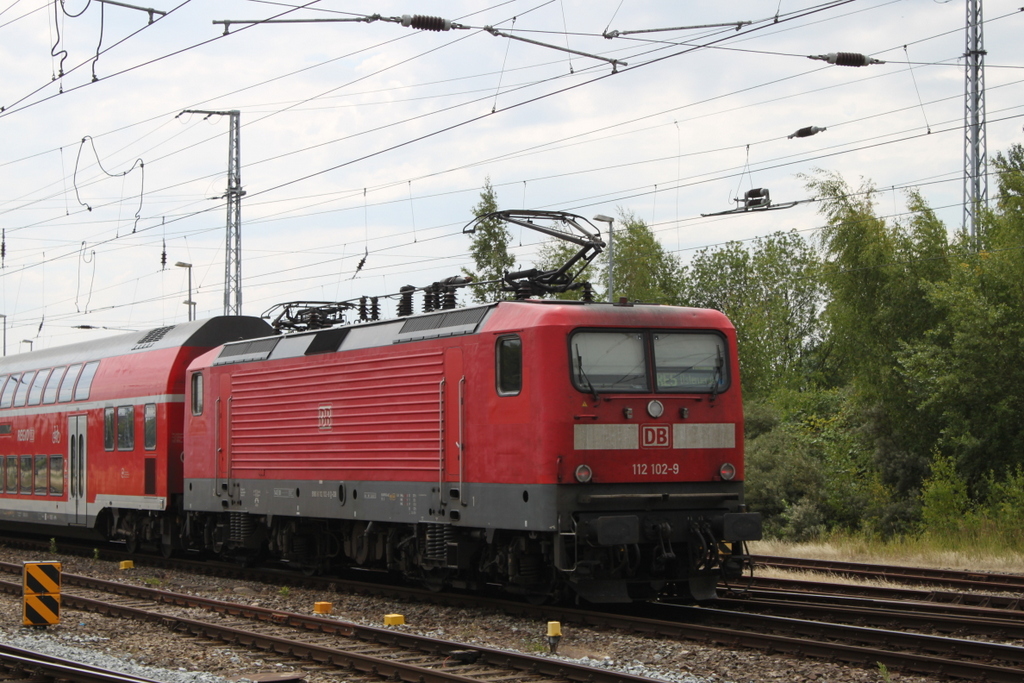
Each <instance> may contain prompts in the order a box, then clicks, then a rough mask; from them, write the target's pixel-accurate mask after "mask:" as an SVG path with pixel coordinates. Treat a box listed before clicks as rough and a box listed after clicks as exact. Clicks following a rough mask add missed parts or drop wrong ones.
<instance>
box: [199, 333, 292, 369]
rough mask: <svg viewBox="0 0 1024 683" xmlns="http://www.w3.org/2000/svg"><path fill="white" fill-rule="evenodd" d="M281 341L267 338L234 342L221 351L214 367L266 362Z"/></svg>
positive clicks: (214, 362)
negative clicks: (258, 361) (259, 361)
mask: <svg viewBox="0 0 1024 683" xmlns="http://www.w3.org/2000/svg"><path fill="white" fill-rule="evenodd" d="M279 341H281V338H280V337H268V338H267V339H253V340H252V341H243V342H235V343H233V344H227V345H225V346H224V348H223V349H221V352H220V355H219V356H217V360H215V361H213V364H214V365H228V364H230V363H248V362H250V361H254V360H266V359H267V357H268V356H270V352H271V351H273V350H274V347H275V346H277V342H279Z"/></svg>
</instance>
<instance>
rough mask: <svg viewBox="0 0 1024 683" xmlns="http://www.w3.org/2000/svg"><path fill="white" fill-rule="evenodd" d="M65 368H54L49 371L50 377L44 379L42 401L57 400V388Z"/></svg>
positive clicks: (53, 401)
mask: <svg viewBox="0 0 1024 683" xmlns="http://www.w3.org/2000/svg"><path fill="white" fill-rule="evenodd" d="M65 370H67V368H66V367H60V368H54V369H53V372H51V373H50V378H49V379H48V380H46V387H45V388H44V389H43V403H56V402H57V389H58V388H59V387H60V381H61V379H62V378H63V377H64V371H65Z"/></svg>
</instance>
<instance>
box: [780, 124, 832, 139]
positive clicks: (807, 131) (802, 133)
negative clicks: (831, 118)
mask: <svg viewBox="0 0 1024 683" xmlns="http://www.w3.org/2000/svg"><path fill="white" fill-rule="evenodd" d="M823 130H827V129H826V128H819V127H818V126H806V127H804V128H801V129H800V130H798V131H797V132H795V133H793V134H792V135H788V136H787V137H788V138H789V139H790V140H792V139H793V138H807V137H810V136H812V135H817V134H818V133H820V132H821V131H823Z"/></svg>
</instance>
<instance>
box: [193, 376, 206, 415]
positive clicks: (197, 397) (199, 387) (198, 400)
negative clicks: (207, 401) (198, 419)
mask: <svg viewBox="0 0 1024 683" xmlns="http://www.w3.org/2000/svg"><path fill="white" fill-rule="evenodd" d="M192 414H193V415H202V414H203V373H201V372H197V373H194V374H193V375H192Z"/></svg>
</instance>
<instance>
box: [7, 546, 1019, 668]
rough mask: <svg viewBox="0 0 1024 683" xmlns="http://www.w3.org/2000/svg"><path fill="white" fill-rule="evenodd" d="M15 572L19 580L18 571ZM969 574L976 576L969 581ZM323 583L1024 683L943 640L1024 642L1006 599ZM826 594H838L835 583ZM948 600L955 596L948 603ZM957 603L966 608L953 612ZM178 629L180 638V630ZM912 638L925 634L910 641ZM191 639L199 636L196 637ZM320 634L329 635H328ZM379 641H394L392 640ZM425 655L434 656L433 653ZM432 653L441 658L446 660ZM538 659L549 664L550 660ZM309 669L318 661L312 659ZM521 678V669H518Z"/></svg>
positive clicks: (991, 655)
mask: <svg viewBox="0 0 1024 683" xmlns="http://www.w3.org/2000/svg"><path fill="white" fill-rule="evenodd" d="M161 563H162V561H161ZM17 570H18V571H20V567H19V568H17ZM225 570H226V568H225V567H223V566H221V567H217V568H216V570H215V573H217V574H218V575H223V572H224V571H225ZM238 571H241V570H238ZM971 574H972V575H977V573H973V572H972V573H971ZM262 575H263V578H264V580H270V581H272V582H273V583H276V584H280V583H281V581H282V574H281V573H280V572H269V573H268V572H262ZM244 576H245V577H246V578H249V579H252V578H254V574H253V573H251V572H248V571H246V572H245V573H244ZM293 578H294V580H295V581H296V582H297V583H299V584H302V585H305V586H311V585H316V584H317V583H319V582H320V581H321V580H318V579H316V578H309V577H298V576H294V577H293ZM75 580H77V579H72V578H70V577H68V575H65V583H66V585H70V584H71V583H73V582H74V581H75ZM322 581H323V582H324V583H323V584H322V585H327V582H328V581H329V582H330V583H331V584H333V587H335V588H339V589H341V590H349V589H351V590H354V591H356V592H361V593H371V594H376V595H387V596H389V597H392V598H396V597H397V598H400V599H404V600H414V601H418V600H423V601H428V602H432V603H440V604H448V605H464V606H474V607H483V608H487V609H493V610H498V611H503V612H506V613H511V614H516V615H519V616H524V617H528V618H534V619H558V620H561V621H564V622H569V623H574V624H578V625H589V626H595V627H599V628H605V629H607V628H613V629H619V630H622V631H626V632H632V633H639V634H651V635H658V636H661V637H666V638H674V639H679V640H686V641H695V642H699V643H704V644H709V645H718V646H723V647H727V648H751V649H755V650H760V651H763V652H768V653H785V654H788V655H792V656H796V657H809V658H818V659H826V660H830V661H837V662H844V663H849V664H855V665H858V666H863V667H867V668H876V667H877V666H878V664H879V663H881V664H884V665H885V666H886V667H887V668H889V669H891V670H900V671H903V672H906V673H917V674H925V675H936V676H942V677H951V678H957V679H965V680H986V681H993V682H998V681H1014V682H1016V681H1020V680H1024V649H1022V648H1020V647H1018V646H1016V645H1006V644H1002V643H991V642H983V641H980V640H965V639H964V638H951V637H948V636H949V635H951V634H956V635H958V636H963V637H965V638H966V637H970V638H990V639H994V640H999V641H1006V640H1017V639H1021V638H1024V621H1022V618H1021V615H1020V613H1019V611H1018V610H1017V608H1016V607H1014V606H1012V604H1010V603H1012V600H1013V599H1011V598H1006V600H1007V601H1010V603H1007V604H1009V606H1008V607H1007V606H1004V607H1003V608H1002V609H993V608H991V607H987V608H979V607H970V606H969V604H970V603H971V602H972V601H971V600H970V599H968V598H969V597H970V596H969V595H968V594H955V593H942V595H943V596H944V598H945V599H942V600H932V601H931V602H926V601H927V600H928V599H929V598H934V597H935V595H936V592H935V591H922V590H912V589H896V588H883V589H878V590H880V591H883V592H885V593H887V594H888V595H889V596H890V597H893V596H894V597H893V599H891V600H886V601H882V600H880V599H877V598H865V597H862V596H860V597H858V596H849V595H847V596H842V595H835V594H827V593H825V592H824V591H823V590H820V589H821V584H820V582H819V583H816V584H814V587H813V588H809V587H808V586H807V585H806V584H804V583H803V582H801V581H796V580H787V581H789V584H790V585H789V586H788V588H787V589H784V590H769V589H765V588H764V587H763V586H762V582H761V580H760V579H759V580H757V581H755V582H754V587H753V588H752V589H751V590H749V591H747V592H745V593H741V594H740V595H738V596H737V595H726V597H725V598H724V599H723V600H722V601H721V604H720V606H719V607H720V608H719V609H714V610H712V609H707V608H693V607H686V608H684V607H681V606H675V605H668V604H655V605H645V606H643V607H642V608H641V611H642V612H643V614H640V613H618V614H616V613H611V612H607V611H592V610H580V609H574V608H568V607H551V606H543V607H536V606H532V605H526V604H522V603H513V602H509V601H507V600H494V599H485V598H481V597H480V596H478V595H473V596H465V595H463V596H459V595H449V594H437V593H431V592H427V591H416V590H409V589H403V588H398V587H394V586H380V585H375V584H367V583H360V584H358V585H355V586H350V585H349V584H348V583H347V582H344V581H340V580H338V579H337V578H332V579H329V580H322ZM780 581H782V580H775V579H773V580H770V581H769V582H775V583H778V582H780ZM783 583H785V582H783ZM982 583H983V585H986V586H991V585H994V583H993V582H991V581H985V580H983V581H982ZM116 585H117V586H119V587H120V588H118V589H117V590H122V589H124V585H123V584H116ZM830 585H831V586H832V587H836V586H839V587H840V588H843V587H842V586H841V585H839V584H830ZM976 585H977V584H976ZM76 590H77V588H76ZM858 590H860V591H861V592H863V590H864V588H863V587H858ZM954 596H957V597H956V599H954ZM190 599H191V598H190ZM956 600H959V601H960V602H962V603H964V604H959V605H958V604H953V603H954V602H955V601H956ZM214 602H215V601H214ZM226 605H227V603H224V606H221V607H217V608H213V607H208V608H207V609H209V610H214V611H216V610H217V609H220V610H222V611H223V610H227V611H224V612H223V613H224V614H229V613H231V612H230V611H231V610H236V611H237V610H242V611H243V612H245V611H259V610H258V609H256V608H248V607H239V606H233V607H228V606H226ZM736 610H744V614H743V615H742V616H737V613H736ZM752 612H753V613H752ZM239 614H241V612H239ZM274 614H277V615H278V616H276V617H272V618H270V620H269V622H270V623H274V621H273V620H274V619H277V620H278V622H280V623H278V624H276V625H286V626H291V627H292V628H296V625H299V624H307V623H311V622H309V621H308V620H309V619H313V620H316V619H317V618H315V617H300V615H294V616H292V615H288V616H286V617H285V616H281V613H279V612H278V613H274ZM652 617H655V618H652ZM255 618H257V619H259V618H260V617H255ZM262 619H263V622H267V618H266V616H264V617H262ZM322 621H328V622H330V627H329V628H330V629H339V628H340V629H342V630H344V629H348V628H363V627H354V626H352V625H347V624H346V625H343V626H339V623H340V622H337V621H336V620H322ZM298 627H299V628H302V629H305V630H310V631H316V630H317V629H320V628H321V626H305V625H302V626H298ZM181 628H183V629H184V630H188V629H187V628H185V627H184V626H183V627H181ZM189 628H193V627H189ZM246 628H251V626H245V627H239V629H238V630H239V631H244V630H245V629H246ZM915 630H917V631H925V633H914V632H912V631H915ZM378 631H380V629H378ZM908 631H910V632H908ZM193 632H195V633H202V630H201V629H200V630H195V631H193ZM327 633H328V635H333V632H331V631H328V632H327ZM386 633H389V634H392V635H393V634H394V633H395V632H394V631H386ZM936 634H942V635H936ZM376 637H378V636H372V637H371V639H372V638H376ZM432 647H434V648H435V652H437V650H436V648H437V647H438V646H436V645H435V646H432ZM447 647H448V648H449V650H448V653H449V654H450V651H451V648H459V649H467V650H479V651H483V650H485V648H477V647H475V646H474V647H466V646H459V645H455V644H450V643H449V644H448V645H447ZM440 652H442V654H443V652H444V651H443V650H442V651H440ZM508 655H509V653H502V656H508ZM460 656H462V655H460ZM465 656H467V657H469V656H471V655H468V654H467V655H465ZM528 657H529V656H528ZM446 658H447V655H446ZM532 659H537V658H532ZM539 659H541V660H544V661H546V662H551V661H552V660H551V659H550V658H539ZM312 661H316V659H315V658H313V659H312ZM449 661H450V660H449ZM532 665H533V664H530V665H529V666H532ZM348 666H349V667H350V668H352V669H355V670H356V671H359V670H362V669H359V668H358V667H355V666H353V665H348ZM521 666H522V667H527V666H528V665H526V664H523V665H521ZM364 668H365V667H364ZM524 670H526V669H525V668H521V669H519V671H524ZM594 671H595V670H594V669H590V668H587V675H588V680H594V679H593V677H592V676H590V674H591V673H592V672H594ZM598 671H600V670H598ZM601 673H607V672H603V671H601ZM391 675H392V676H393V677H396V678H399V679H402V680H412V678H406V677H405V676H403V675H399V674H394V673H393V674H391ZM416 675H420V672H416ZM531 675H533V674H532V673H531ZM573 676H575V674H573V675H569V676H567V677H566V680H582V679H580V678H574V677H573ZM615 676H616V677H618V678H619V679H624V678H628V677H623V676H621V675H618V674H615ZM531 680H532V679H531Z"/></svg>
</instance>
